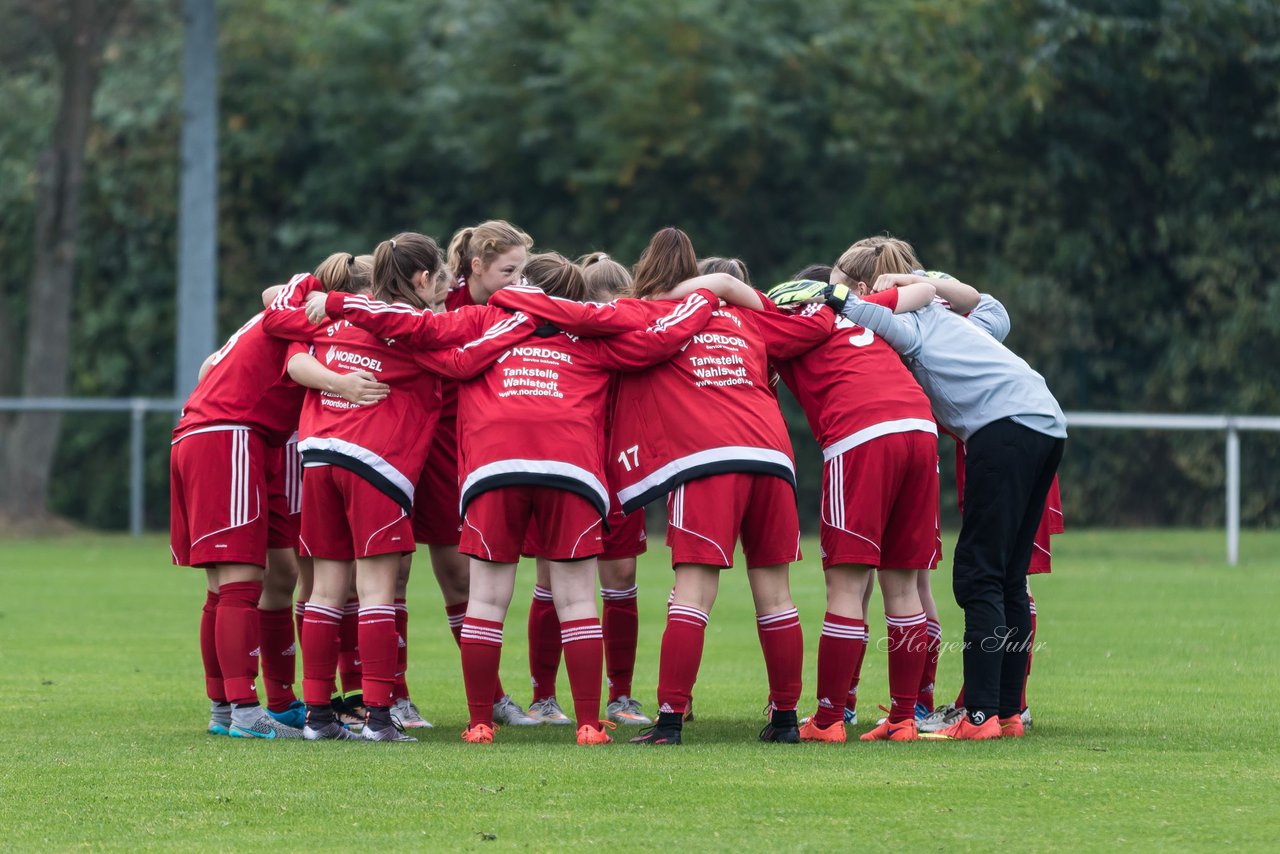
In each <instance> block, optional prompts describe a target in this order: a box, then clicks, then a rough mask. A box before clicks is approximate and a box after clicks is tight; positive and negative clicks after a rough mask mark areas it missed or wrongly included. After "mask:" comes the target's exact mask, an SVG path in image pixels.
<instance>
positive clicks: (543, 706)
mask: <svg viewBox="0 0 1280 854" xmlns="http://www.w3.org/2000/svg"><path fill="white" fill-rule="evenodd" d="M529 717H531V718H533V720H534V721H535V722H537V723H540V724H551V725H552V726H568V725H570V724H572V723H573V721H572V720H571V719H570V718H569V716H568V715H566V714H565V713H564V710H563V709H561V708H560V704H559V703H557V702H556V698H555V697H554V696H551V697H547V698H546V699H545V700H539V701H538V702H536V703H530V704H529Z"/></svg>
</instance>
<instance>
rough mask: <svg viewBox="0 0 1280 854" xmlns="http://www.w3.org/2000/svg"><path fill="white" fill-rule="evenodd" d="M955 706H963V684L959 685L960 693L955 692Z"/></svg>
mask: <svg viewBox="0 0 1280 854" xmlns="http://www.w3.org/2000/svg"><path fill="white" fill-rule="evenodd" d="M956 708H957V709H963V708H964V685H961V686H960V693H959V694H956Z"/></svg>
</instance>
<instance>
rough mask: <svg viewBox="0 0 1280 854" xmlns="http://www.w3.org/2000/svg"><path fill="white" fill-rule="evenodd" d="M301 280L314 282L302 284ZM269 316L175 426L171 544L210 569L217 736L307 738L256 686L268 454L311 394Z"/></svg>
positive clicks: (208, 626)
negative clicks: (289, 373)
mask: <svg viewBox="0 0 1280 854" xmlns="http://www.w3.org/2000/svg"><path fill="white" fill-rule="evenodd" d="M303 278H307V279H309V278H311V277H309V276H306V277H302V276H300V277H296V279H295V281H296V280H301V279H303ZM293 298H295V299H300V295H299V294H296V293H295V294H294V295H293ZM295 304H297V303H295ZM264 316H265V313H259V314H257V315H254V317H252V318H251V319H250V320H249V321H248V322H247V323H245V325H244V326H242V327H240V329H239V330H237V331H236V333H235V334H234V335H232V336H231V338H230V339H228V340H227V342H226V343H225V344H224V345H223V346H222V347H221V349H219V350H218V351H217V352H216V353H214V354H213V355H212V356H210V357H209V359H208V360H207V361H206V363H205V366H204V368H203V369H202V376H201V378H200V380H199V382H198V383H197V384H196V387H195V390H194V391H192V393H191V396H190V397H189V398H188V399H187V401H186V404H185V405H184V406H183V410H182V415H181V417H180V418H179V421H178V425H177V427H176V428H174V432H173V452H172V459H171V463H170V547H171V551H172V554H173V561H174V563H175V564H178V565H180V566H194V567H199V568H203V569H205V571H206V577H207V587H208V593H207V596H206V600H205V604H204V609H203V612H202V618H201V624H200V647H201V658H202V660H203V663H204V671H205V685H206V690H207V693H208V695H209V699H210V701H211V704H212V714H211V720H210V723H209V731H210V732H211V733H217V734H230V735H233V736H237V737H242V738H267V739H271V738H300V737H301V736H302V732H301V731H300V730H298V729H297V728H295V727H291V726H286V725H283V724H281V723H279V722H278V721H276V720H274V719H273V718H272V717H271V716H270V715H268V714H267V713H266V712H265V711H264V710H263V709H262V708H261V706H260V705H259V703H258V693H257V688H256V686H255V681H256V677H257V672H258V662H257V658H258V652H259V650H260V647H261V626H260V622H259V614H258V608H259V603H260V602H261V600H262V595H263V567H264V566H265V565H266V562H267V560H266V559H267V546H268V541H269V511H268V506H267V505H268V495H267V455H268V454H269V453H272V452H274V451H275V449H278V448H280V447H281V446H283V445H284V444H285V443H286V442H287V441H288V440H289V438H290V437H291V436H292V435H293V433H294V431H295V429H296V427H297V424H298V414H299V411H300V409H301V407H302V400H303V393H304V390H303V389H302V388H301V387H300V386H298V385H296V384H295V383H293V382H291V381H290V380H289V379H288V378H287V377H285V376H284V372H283V371H282V370H281V368H282V366H283V365H284V361H285V356H286V353H287V351H288V347H289V342H288V341H287V340H284V339H281V338H277V337H275V336H274V335H272V334H269V333H267V332H266V330H265V329H264V325H263V318H264ZM301 320H302V323H303V324H305V318H302V319H301ZM299 328H301V324H300V325H299Z"/></svg>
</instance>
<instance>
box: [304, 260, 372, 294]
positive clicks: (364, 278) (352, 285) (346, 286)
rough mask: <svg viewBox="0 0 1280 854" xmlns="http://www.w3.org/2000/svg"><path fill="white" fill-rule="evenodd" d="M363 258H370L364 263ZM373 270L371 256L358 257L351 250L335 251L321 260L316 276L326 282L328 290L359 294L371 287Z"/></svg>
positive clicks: (325, 285)
mask: <svg viewBox="0 0 1280 854" xmlns="http://www.w3.org/2000/svg"><path fill="white" fill-rule="evenodd" d="M361 259H368V260H366V261H364V262H363V263H362V262H361ZM372 272H373V265H372V258H370V256H368V255H361V256H360V258H357V257H356V256H354V255H352V254H351V253H350V252H335V253H333V254H332V255H330V256H329V257H328V258H326V259H324V260H323V261H321V262H320V266H318V267H316V271H315V277H316V278H317V279H319V280H320V281H321V282H323V283H324V287H325V290H327V291H341V292H342V293H347V294H357V293H360V292H361V291H367V290H368V289H369V278H370V275H371V274H372Z"/></svg>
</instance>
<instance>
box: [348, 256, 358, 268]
mask: <svg viewBox="0 0 1280 854" xmlns="http://www.w3.org/2000/svg"><path fill="white" fill-rule="evenodd" d="M355 263H356V256H354V255H352V254H351V253H350V252H348V253H347V266H348V267H351V266H354V265H355Z"/></svg>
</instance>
